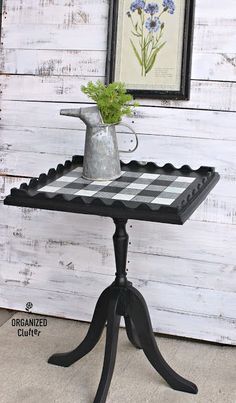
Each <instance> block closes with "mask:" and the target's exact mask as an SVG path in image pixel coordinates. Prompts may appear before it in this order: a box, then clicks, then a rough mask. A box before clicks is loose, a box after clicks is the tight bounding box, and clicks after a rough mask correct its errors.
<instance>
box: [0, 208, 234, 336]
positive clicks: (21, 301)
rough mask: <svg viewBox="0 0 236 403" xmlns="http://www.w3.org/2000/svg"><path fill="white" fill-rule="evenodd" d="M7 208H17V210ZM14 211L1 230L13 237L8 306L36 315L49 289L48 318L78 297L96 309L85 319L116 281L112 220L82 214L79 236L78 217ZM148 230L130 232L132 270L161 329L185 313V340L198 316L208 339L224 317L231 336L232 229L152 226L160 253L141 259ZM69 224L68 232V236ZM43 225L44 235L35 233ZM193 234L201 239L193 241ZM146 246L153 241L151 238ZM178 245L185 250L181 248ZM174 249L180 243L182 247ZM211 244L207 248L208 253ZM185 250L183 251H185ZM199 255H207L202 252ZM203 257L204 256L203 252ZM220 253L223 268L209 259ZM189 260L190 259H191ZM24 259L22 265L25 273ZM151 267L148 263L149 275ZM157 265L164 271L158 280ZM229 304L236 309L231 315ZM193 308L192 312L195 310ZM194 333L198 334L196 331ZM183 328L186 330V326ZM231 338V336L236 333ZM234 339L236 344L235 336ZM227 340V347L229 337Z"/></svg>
mask: <svg viewBox="0 0 236 403" xmlns="http://www.w3.org/2000/svg"><path fill="white" fill-rule="evenodd" d="M3 208H4V209H9V207H3ZM10 209H11V213H13V215H12V214H11V216H10V218H7V219H4V222H3V223H1V226H0V233H1V234H2V230H3V233H4V236H5V234H6V232H7V234H8V236H7V239H8V242H7V244H6V246H5V248H0V253H1V261H2V263H1V264H2V269H1V280H0V282H1V288H2V296H4V302H3V304H4V306H8V307H12V308H14V309H17V306H15V303H17V304H18V306H19V305H20V306H21V308H20V309H24V306H25V303H26V302H27V301H28V299H30V300H31V301H32V302H33V304H34V306H35V307H34V309H36V312H40V308H39V306H40V305H41V306H42V304H43V301H42V300H41V299H40V300H37V297H36V296H37V295H38V291H39V290H40V291H42V293H41V296H43V295H45V293H50V295H51V298H52V299H54V302H52V304H47V305H49V306H48V308H47V312H46V313H49V314H50V310H51V309H52V311H51V312H52V314H55V312H57V309H58V308H56V307H55V306H54V303H55V305H56V306H57V305H58V304H59V305H60V302H59V301H62V300H63V301H64V303H65V301H66V300H67V304H68V303H69V305H71V301H72V300H73V298H74V297H75V296H77V297H78V302H79V306H80V307H81V305H80V301H81V303H82V301H83V300H84V299H85V298H86V300H87V301H88V304H89V306H88V308H87V309H88V310H84V309H83V303H82V307H81V309H82V312H81V311H80V310H78V311H77V313H76V316H75V318H78V317H79V318H80V319H81V315H82V317H83V315H84V313H85V312H88V311H89V312H91V310H92V309H91V305H92V303H91V298H93V301H94V297H97V296H98V295H99V293H100V291H101V290H102V289H103V288H104V287H105V286H107V285H108V284H109V283H110V282H111V281H112V275H113V272H111V267H112V266H113V265H114V257H113V252H112V242H111V235H112V231H113V225H112V222H111V220H109V219H105V218H99V217H95V218H94V217H89V216H88V217H87V216H86V217H85V216H83V215H79V216H77V218H78V225H79V231H78V225H77V223H76V222H75V219H74V215H73V214H64V213H57V212H46V211H44V212H43V211H40V210H33V209H26V208H25V209H19V208H12V207H10ZM17 216H18V218H17ZM57 216H58V218H57ZM64 220H66V225H63V222H64ZM140 224H143V225H145V226H146V224H147V223H139V222H136V221H131V222H130V226H129V228H128V231H129V232H130V234H131V238H130V239H131V245H130V253H129V263H128V269H129V275H130V278H131V279H132V280H133V282H134V284H135V286H136V287H138V288H139V289H140V291H141V292H142V293H143V294H144V296H145V297H146V299H147V302H148V304H149V306H150V307H151V312H152V311H153V310H155V311H156V310H157V311H158V313H159V315H157V316H158V319H159V320H158V321H157V317H156V316H155V322H154V323H155V324H154V327H155V329H156V326H158V329H159V331H164V330H160V329H166V328H165V326H163V328H162V320H163V322H164V323H166V321H167V322H168V321H169V314H168V313H169V312H171V313H172V314H175V313H176V314H177V317H178V321H179V320H180V317H181V316H178V315H182V316H184V317H185V321H184V322H182V321H180V323H179V324H178V325H176V327H175V334H179V335H180V333H178V330H176V329H179V327H180V328H181V327H182V326H183V323H186V322H189V321H193V322H194V321H195V317H196V316H197V318H198V320H199V326H200V328H199V330H200V333H201V338H203V339H204V336H203V335H202V332H203V333H205V331H204V328H202V327H201V320H200V319H201V318H206V317H207V318H209V317H211V318H215V319H216V318H218V317H219V315H220V317H221V319H222V321H221V322H220V323H219V324H218V327H217V329H218V331H219V334H220V335H221V337H222V335H223V334H224V328H225V327H224V326H225V324H224V322H226V323H227V325H226V326H228V325H229V324H230V326H231V327H232V329H233V327H234V326H235V322H234V319H230V317H231V318H234V317H235V306H236V305H235V304H232V301H234V299H235V298H236V294H235V290H234V288H233V283H234V281H233V278H234V276H235V270H234V264H233V263H229V262H230V260H231V261H233V254H232V253H231V254H230V255H228V253H227V252H228V247H227V244H228V239H227V238H226V237H225V235H224V234H226V233H227V226H222V225H218V226H217V225H211V224H207V225H206V224H205V225H204V229H203V228H202V226H203V225H202V223H201V224H200V225H199V224H198V223H191V224H190V225H191V228H190V226H188V227H189V228H186V226H185V227H177V226H167V225H165V226H160V225H158V224H153V223H149V225H148V226H147V227H145V228H143V229H142V233H143V237H145V234H146V236H147V238H149V235H151V233H152V252H154V253H153V254H150V250H149V251H148V253H149V254H146V252H144V254H140V245H139V242H140ZM5 225H6V227H5ZM62 225H63V231H61V230H60V227H61V226H62ZM36 227H37V233H36V232H35V228H36ZM148 227H152V230H151V231H150V228H148ZM160 228H162V231H161V233H162V236H161V238H160V237H159V230H160ZM178 228H181V235H182V236H181V237H180V238H179V233H178V232H176V230H177V231H178ZM199 229H200V233H199ZM217 229H218V230H217ZM88 231H89V242H88V241H87V239H88V238H87V239H86V236H88ZM192 234H198V235H199V236H198V237H196V239H194V240H193V236H192ZM210 234H211V237H214V241H212V242H211V243H209V242H208V241H207V240H208V239H209V237H210ZM213 234H214V235H213ZM202 235H203V236H202ZM235 235H236V234H235ZM191 238H192V240H191ZM0 239H2V237H0ZM153 239H156V240H157V242H156V243H154V242H153ZM142 241H143V240H141V242H142ZM194 241H195V242H194ZM146 242H148V241H147V240H146ZM176 242H177V243H179V244H178V245H176ZM196 243H197V244H196ZM173 244H174V245H176V246H175V247H174V248H173ZM206 244H207V249H206V250H204V247H205V246H206ZM180 245H181V247H179V246H180ZM203 245H204V246H203ZM144 248H145V246H144ZM202 248H203V249H202ZM141 249H142V248H141ZM149 249H150V247H149ZM173 249H175V250H173ZM176 249H177V250H178V251H179V253H178V257H175V253H176ZM160 250H161V251H162V252H161V253H162V254H163V255H164V256H162V257H160V256H159V253H160ZM170 250H171V253H170ZM199 250H201V253H200V254H199ZM223 250H226V254H227V256H223V255H222V251H223ZM146 251H147V249H146ZM196 251H198V252H197V253H196ZM2 253H3V256H2ZM88 253H89V255H90V259H89V260H88V259H86V256H87V255H88ZM165 254H166V255H165ZM155 255H158V256H155ZM212 255H213V256H214V257H215V263H212V262H209V260H208V259H209V258H210V259H211V260H212ZM199 256H200V259H199ZM189 258H190V260H188V259H189ZM192 258H193V260H192ZM221 260H223V262H222V263H220V261H221ZM19 261H20V262H21V266H20V268H19ZM143 264H145V273H144V272H143ZM156 266H158V276H157V273H156ZM159 276H160V277H159ZM185 277H186V278H185ZM222 277H223V279H224V280H223V282H222ZM181 284H182V285H181ZM9 285H10V289H12V287H13V288H15V287H14V286H15V285H17V287H16V288H17V290H16V289H15V292H16V294H17V295H18V300H17V301H16V300H15V299H14V298H12V297H11V291H10V292H8V290H9ZM20 288H23V289H24V294H23V293H22V294H21V290H20ZM29 290H30V291H29ZM230 290H231V291H230ZM30 292H31V298H28V297H27V295H30ZM25 298H28V299H27V301H26V300H25ZM230 301H231V305H230V304H229V303H230ZM193 302H194V303H193ZM9 303H10V304H11V306H9V305H8V304H9ZM12 304H13V305H12ZM67 304H66V305H67ZM66 305H64V310H61V311H60V314H59V315H63V316H66V317H68V315H69V317H70V315H74V314H75V311H74V310H73V308H72V310H71V309H69V310H67V312H65V306H66ZM229 305H230V306H231V310H229V309H228V307H229ZM45 306H46V305H45V300H44V305H43V309H44V310H43V311H41V312H44V313H45ZM186 306H188V307H190V306H191V309H188V311H187V312H186ZM62 312H64V313H62ZM161 312H162V315H160V313H161ZM185 315H187V316H188V321H186V316H185ZM86 319H88V317H87V318H86ZM211 320H212V319H211ZM178 321H177V322H178ZM172 325H173V324H172ZM193 328H194V329H195V327H194V326H193ZM183 329H184V330H185V326H183ZM182 331H183V330H182ZM189 331H190V333H188V336H189V337H196V336H195V332H194V331H193V330H192V333H191V327H189ZM222 332H223V333H222ZM207 333H209V332H207ZM172 334H173V330H172ZM181 334H182V333H181ZM227 334H228V337H229V334H231V332H228V333H227ZM185 335H186V334H185ZM193 335H194V336H193ZM197 337H199V336H197ZM208 337H209V339H210V340H212V332H211V333H210V334H208ZM214 339H215V336H214ZM230 340H231V342H232V337H230ZM233 340H234V339H233ZM217 341H220V339H217ZM221 341H222V342H223V339H222V340H221Z"/></svg>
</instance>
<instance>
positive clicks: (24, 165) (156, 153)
mask: <svg viewBox="0 0 236 403" xmlns="http://www.w3.org/2000/svg"><path fill="white" fill-rule="evenodd" d="M53 132H54V133H55V130H54V131H53ZM48 133H49V132H48ZM50 134H51V135H52V137H51V138H50V137H49V135H48V137H47V143H46V144H45V142H44V141H43V139H42V137H41V136H40V131H39V134H38V135H37V136H35V137H33V136H32V133H27V132H25V136H24V138H23V137H16V136H15V135H14V133H13V136H12V137H10V135H9V136H8V137H7V138H6V139H5V140H4V142H3V143H2V144H3V146H2V148H3V149H2V151H0V153H1V161H0V172H2V173H5V174H6V173H7V174H10V175H16V174H18V175H20V176H30V175H31V174H33V173H34V174H36V175H37V174H38V173H39V172H40V170H41V169H42V168H43V167H44V168H46V167H47V166H49V167H51V166H52V165H53V164H54V163H55V162H56V161H59V162H62V161H64V159H65V158H68V157H70V156H72V155H74V154H83V149H84V132H82V131H80V132H77V131H75V130H74V131H70V132H69V133H65V132H64V133H63V131H61V136H60V135H59V133H58V134H57V135H56V136H55V135H54V136H53V133H52V132H50ZM1 137H2V139H3V136H2V135H1ZM31 139H32V140H31ZM119 139H120V142H119V143H120V146H121V147H124V149H127V150H129V149H130V147H132V143H131V141H132V140H133V138H132V135H131V134H128V133H127V134H124V133H123V134H120V135H119ZM50 140H51V141H50ZM29 149H30V152H29ZM213 150H214V152H213ZM235 153H236V151H235V141H225V140H212V139H199V138H187V137H174V136H162V135H151V134H139V147H138V149H137V150H136V151H135V152H134V153H132V155H130V156H127V154H124V153H121V159H123V160H124V161H128V160H130V159H136V160H138V161H154V162H156V163H158V164H159V165H164V164H165V163H167V162H171V163H173V164H174V165H175V166H176V167H181V166H182V165H183V164H188V165H190V166H191V167H192V168H193V169H197V168H199V166H201V165H210V166H216V167H217V170H218V171H219V173H220V174H224V175H233V176H236V158H235Z"/></svg>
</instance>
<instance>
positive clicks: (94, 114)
mask: <svg viewBox="0 0 236 403" xmlns="http://www.w3.org/2000/svg"><path fill="white" fill-rule="evenodd" d="M60 115H64V116H72V117H75V118H80V119H81V120H82V121H83V122H84V123H85V124H86V126H97V125H100V124H102V123H103V121H102V117H101V114H100V112H99V109H98V107H97V106H93V107H89V108H79V109H61V110H60Z"/></svg>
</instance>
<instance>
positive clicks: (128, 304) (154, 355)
mask: <svg viewBox="0 0 236 403" xmlns="http://www.w3.org/2000/svg"><path fill="white" fill-rule="evenodd" d="M114 223H115V225H116V231H115V234H114V236H113V241H114V249H115V258H116V278H115V281H114V282H113V283H112V284H111V285H110V286H109V287H108V288H106V289H105V290H104V291H103V293H102V294H101V296H100V297H99V299H98V302H97V304H96V307H95V311H94V314H93V318H92V322H91V324H90V327H89V330H88V333H87V335H86V337H85V339H84V340H83V341H82V343H81V344H80V345H79V346H78V347H77V348H76V349H74V350H72V351H70V352H67V353H59V354H54V355H52V356H51V357H50V358H49V360H48V362H49V363H50V364H54V365H59V366H62V367H69V366H70V365H72V364H73V363H74V362H76V361H77V360H79V359H80V358H82V357H83V356H84V355H86V354H88V353H89V352H90V351H91V350H92V349H93V348H94V347H95V345H96V344H97V343H98V341H99V339H100V337H101V335H102V332H103V330H104V327H105V325H106V324H107V330H106V347H105V356H104V363H103V370H102V376H101V380H100V383H99V387H98V390H97V394H96V396H95V400H94V403H103V402H105V401H106V397H107V393H108V390H109V386H110V382H111V378H112V374H113V370H114V366H115V360H116V351H117V342H118V333H119V325H120V319H121V316H124V320H125V325H126V332H127V336H128V338H129V340H130V342H131V343H132V344H133V345H134V346H135V347H136V348H139V349H142V350H143V351H144V353H145V355H146V357H147V358H148V360H149V361H150V363H151V364H152V366H153V367H154V368H155V369H156V371H157V372H158V373H159V374H160V375H161V376H162V377H163V378H164V379H165V380H166V382H167V383H168V384H169V385H170V386H171V387H172V388H173V389H176V390H179V391H182V392H188V393H194V394H196V393H197V391H198V389H197V386H196V385H195V384H194V383H192V382H190V381H188V380H186V379H184V378H182V377H181V376H180V375H178V374H177V373H176V372H175V371H174V370H173V369H172V368H171V367H170V366H169V365H168V364H167V362H166V361H165V360H164V358H163V357H162V355H161V353H160V351H159V348H158V346H157V344H156V340H155V337H154V334H153V329H152V324H151V320H150V316H149V312H148V308H147V304H146V302H145V300H144V298H143V296H142V294H140V292H139V291H138V290H137V289H136V288H134V287H133V286H132V283H131V282H129V281H128V280H127V273H126V259H127V251H128V239H129V238H128V234H127V232H126V229H125V226H126V223H127V220H126V219H120V218H114Z"/></svg>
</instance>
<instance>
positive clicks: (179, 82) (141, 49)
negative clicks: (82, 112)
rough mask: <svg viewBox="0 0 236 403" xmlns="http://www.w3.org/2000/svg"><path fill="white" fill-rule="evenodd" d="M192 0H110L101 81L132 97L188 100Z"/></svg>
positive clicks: (192, 15)
mask: <svg viewBox="0 0 236 403" xmlns="http://www.w3.org/2000/svg"><path fill="white" fill-rule="evenodd" d="M193 20H194V0H150V1H145V0H111V1H110V12H109V23H108V52H107V63H106V83H110V82H113V81H121V82H124V83H125V84H126V87H127V89H128V90H129V92H130V93H132V94H133V95H134V96H136V97H146V98H160V99H163V98H164V99H189V96H190V74H191V52H192V37H193V25H194V23H193Z"/></svg>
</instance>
